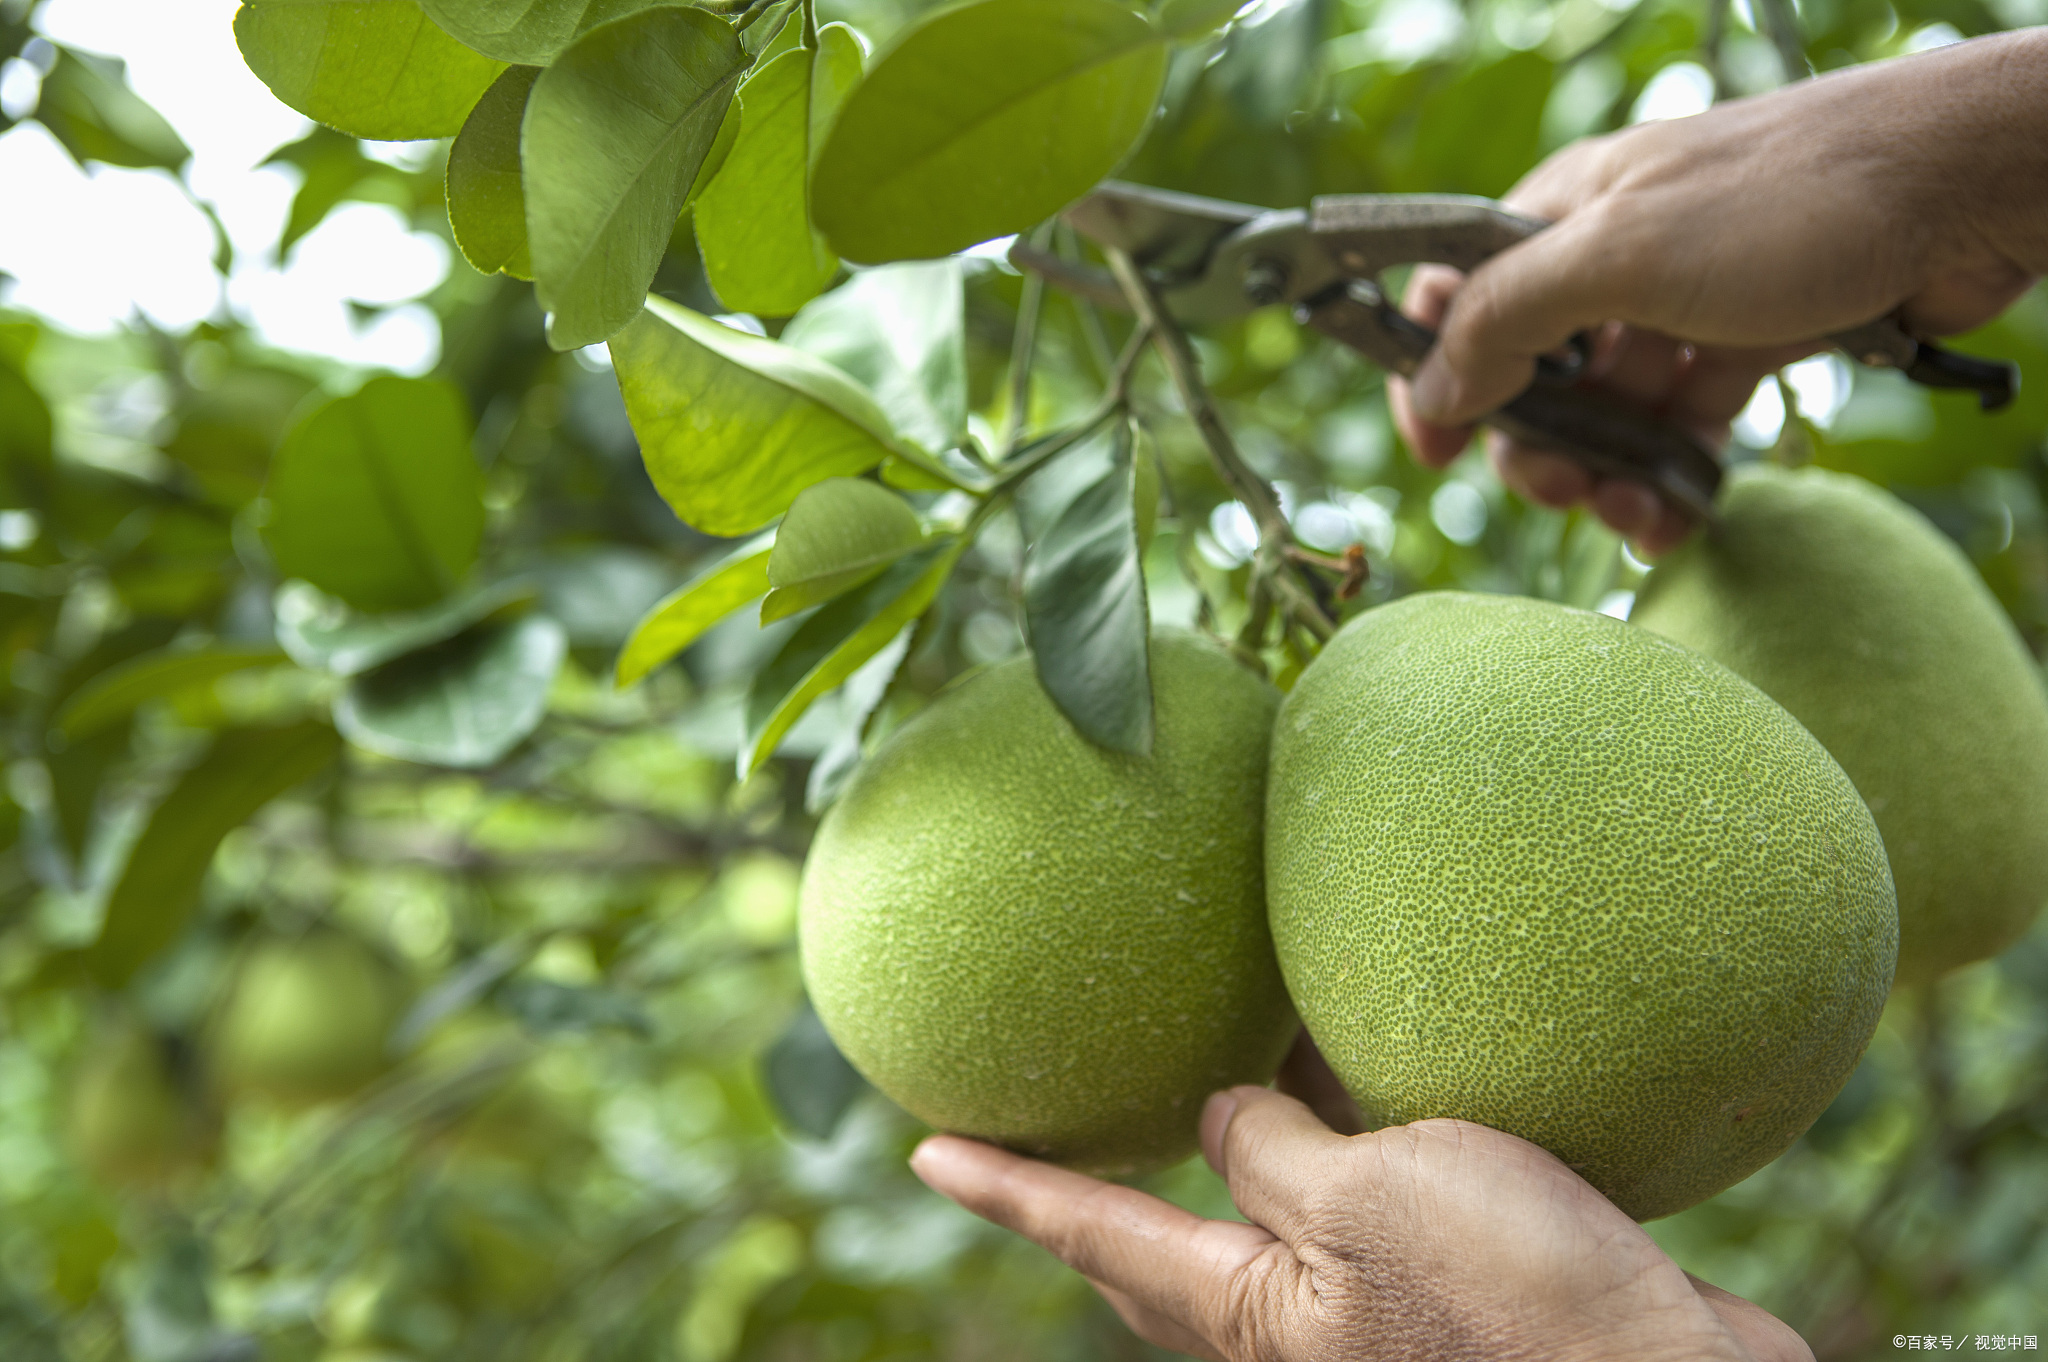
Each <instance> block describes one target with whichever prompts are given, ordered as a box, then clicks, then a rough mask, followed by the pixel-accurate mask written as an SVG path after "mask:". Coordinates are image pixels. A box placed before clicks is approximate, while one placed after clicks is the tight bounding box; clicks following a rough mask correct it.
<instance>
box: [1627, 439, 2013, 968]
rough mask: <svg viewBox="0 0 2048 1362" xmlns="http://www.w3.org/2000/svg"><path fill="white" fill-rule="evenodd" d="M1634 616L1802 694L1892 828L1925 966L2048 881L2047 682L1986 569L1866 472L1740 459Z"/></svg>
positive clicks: (1905, 931)
mask: <svg viewBox="0 0 2048 1362" xmlns="http://www.w3.org/2000/svg"><path fill="white" fill-rule="evenodd" d="M1721 516H1722V523H1721V526H1720V529H1719V530H1718V531H1716V532H1715V533H1714V534H1713V535H1711V536H1705V535H1703V536H1701V537H1700V538H1699V539H1698V540H1697V541H1696V542H1694V543H1693V544H1690V545H1688V546H1687V547H1686V548H1685V549H1684V550H1682V551H1681V552H1679V553H1677V554H1675V555H1673V556H1672V557H1671V558H1670V559H1668V560H1667V561H1666V562H1664V563H1661V564H1659V565H1658V567H1657V569H1656V571H1654V572H1652V573H1651V574H1650V578H1649V580H1648V581H1647V582H1645V583H1644V585H1643V590H1642V593H1641V594H1640V595H1639V596H1638V597H1637V598H1636V605H1635V609H1634V611H1633V612H1632V614H1631V615H1630V620H1631V622H1632V623H1636V624H1640V625H1642V626H1643V627H1644V628H1646V629H1653V630H1655V631H1656V632H1657V633H1660V634H1663V635H1664V636H1665V637H1666V638H1673V639H1676V640H1678V641H1679V642H1680V643H1683V644H1685V645H1686V646H1688V647H1690V648H1693V649H1695V650H1697V651H1699V652H1702V653H1705V654H1706V655H1707V656H1708V657H1711V658H1713V659H1715V660H1716V661H1718V662H1721V663H1723V664H1725V665H1726V666H1728V667H1730V668H1731V669H1733V670H1734V671H1736V672H1739V673H1741V674H1742V675H1743V676H1745V677H1747V678H1749V680H1751V681H1752V682H1754V683H1756V685H1757V686H1759V687H1760V688H1762V690H1763V691H1764V692H1765V693H1766V694H1768V695H1770V696H1771V697H1772V698H1773V699H1775V700H1777V702H1778V703H1779V704H1781V705H1783V706H1784V707H1785V708H1786V709H1789V710H1791V711H1792V713H1793V715H1794V716H1795V717H1796V718H1798V720H1799V722H1801V723H1803V724H1805V725H1806V727H1807V728H1808V729H1809V730H1811V731H1812V733H1813V736H1815V737H1816V738H1819V739H1820V740H1821V743H1822V745H1823V746H1825V747H1826V748H1827V749H1828V751H1830V752H1832V753H1833V754H1834V756H1835V760H1836V761H1839V762H1840V763H1841V764H1842V769H1843V770H1845V771H1847V772H1848V773H1849V778H1850V779H1851V780H1853V781H1855V782H1856V788H1857V790H1859V791H1860V792H1861V793H1862V795H1863V799H1864V802H1865V803H1867V804H1868V805H1869V806H1870V811H1871V813H1872V814H1874V815H1875V816H1876V818H1877V826H1878V830H1879V831H1880V832H1882V833H1883V834H1884V845H1885V850H1886V852H1887V853H1888V854H1889V855H1890V857H1891V865H1892V879H1893V882H1894V883H1895V884H1896V885H1897V887H1898V894H1899V969H1898V977H1897V980H1896V983H1897V984H1898V985H1899V986H1902V987H1903V986H1909V985H1913V984H1918V983H1924V982H1925V981H1927V980H1929V979H1932V978H1934V977H1935V976H1936V975H1939V974H1941V973H1943V972H1944V971H1947V970H1950V969H1954V968H1955V967H1956V966H1958V965H1964V964H1968V963H1969V962H1970V961H1973V960H1982V959H1985V958H1986V957H1988V956H1992V955H1995V954H1997V953H1998V952H1999V951H2001V950H2003V949H2004V948H2005V947H2006V946H2008V945H2010V944H2012V942H2014V941H2015V940H2017V939H2018V938H2019V937H2020V935H2021V934H2022V933H2023V932H2025V931H2026V929H2027V924H2028V923H2030V922H2032V921H2033V919H2034V914H2035V912H2036V911H2037V910H2038V909H2039V908H2040V907H2041V903H2042V901H2043V900H2044V899H2048V695H2044V692H2043V690H2042V686H2041V679H2040V673H2039V672H2038V671H2037V670H2036V668H2035V666H2034V662H2033V659H2032V657H2031V656H2029V655H2028V653H2027V649H2026V645H2025V644H2023V643H2022V642H2021V641H2020V638H2019V635H2018V634H2017V633H2016V632H2015V631H2014V629H2013V627H2012V623H2011V621H2010V620H2008V619H2007V618H2006V615H2005V611H2004V610H2002V609H2001V608H2000V607H1999V604H1998V601H1997V600H1996V598H1994V597H1993V596H1992V594H1991V592H1990V591H1989V590H1988V589H1987V588H1986V587H1985V585H1984V582H1983V579H1982V578H1980V577H1979V576H1978V575H1977V570H1976V569H1975V568H1974V567H1972V566H1971V565H1970V561H1969V560H1968V559H1967V558H1965V557H1964V556H1963V554H1962V552H1961V551H1960V550H1959V549H1957V548H1956V546H1955V545H1954V544H1952V543H1950V542H1949V540H1948V539H1947V538H1945V537H1944V536H1943V535H1942V534H1941V532H1940V531H1939V530H1937V529H1935V528H1934V526H1932V525H1930V524H1928V523H1927V521H1926V520H1925V519H1924V518H1922V517H1921V516H1920V515H1919V514H1918V513H1917V512H1915V511H1913V510H1912V509H1911V508H1910V507H1908V506H1906V505H1905V504H1903V503H1902V502H1900V501H1899V500H1898V499H1897V498H1896V497H1893V496H1891V495H1890V494H1889V493H1886V492H1883V491H1880V490H1879V489H1878V488H1876V487H1873V486H1871V485H1870V484H1869V483H1867V482H1864V481H1863V480H1862V479H1860V478H1852V477H1846V476H1844V475H1842V474H1839V473H1828V472H1823V471H1821V470H1819V469H1810V470H1806V471H1802V472H1792V471H1789V470H1786V469H1781V468H1772V467H1755V468H1748V469H1744V470H1742V471H1741V472H1740V473H1738V474H1737V475H1736V477H1735V478H1733V479H1732V480H1731V483H1730V485H1729V487H1728V490H1727V492H1726V493H1725V495H1724V497H1723V500H1722V505H1721Z"/></svg>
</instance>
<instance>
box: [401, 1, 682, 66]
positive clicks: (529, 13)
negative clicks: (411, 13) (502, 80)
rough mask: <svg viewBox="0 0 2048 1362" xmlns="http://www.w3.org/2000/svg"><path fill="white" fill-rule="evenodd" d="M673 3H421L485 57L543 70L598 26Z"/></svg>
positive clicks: (428, 12)
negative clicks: (564, 50) (542, 67)
mask: <svg viewBox="0 0 2048 1362" xmlns="http://www.w3.org/2000/svg"><path fill="white" fill-rule="evenodd" d="M674 3H676V0H420V6H421V8H423V9H425V10H426V12H427V17H428V18H430V19H432V20H433V21H434V22H435V23H437V24H439V25H440V26H441V27H442V28H443V29H444V30H446V31H447V32H448V33H449V34H451V35H452V36H454V37H455V38H458V39H460V40H461V41H462V42H464V43H466V44H468V45H469V46H470V47H473V48H475V49H476V50H477V51H479V52H481V53H483V54H484V55H485V56H487V57H496V58H497V59H498V60H499V61H506V62H517V63H521V64H523V65H527V66H546V65H547V64H548V63H549V62H551V61H553V60H554V59H555V58H556V57H558V56H560V55H561V54H562V50H563V49H564V48H566V47H568V46H569V45H570V44H571V43H573V42H575V41H576V40H577V39H578V38H580V37H582V36H583V35H584V34H586V33H588V32H589V31H590V30H591V29H593V28H596V27H597V26H598V25H599V24H604V23H609V22H611V21H612V20H613V19H619V18H623V17H624V16H626V15H628V14H633V13H635V12H637V11H639V10H643V9H647V8H648V7H650V6H652V5H665V4H674Z"/></svg>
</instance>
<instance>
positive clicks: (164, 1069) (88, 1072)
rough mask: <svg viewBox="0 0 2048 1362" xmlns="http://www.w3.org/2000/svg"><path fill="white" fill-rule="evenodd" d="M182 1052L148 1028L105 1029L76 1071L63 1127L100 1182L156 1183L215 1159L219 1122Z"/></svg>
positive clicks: (80, 1158)
mask: <svg viewBox="0 0 2048 1362" xmlns="http://www.w3.org/2000/svg"><path fill="white" fill-rule="evenodd" d="M181 1057H182V1052H181V1051H180V1050H178V1049H176V1048H174V1047H173V1046H172V1045H171V1044H169V1043H167V1042H166V1040H165V1039H164V1038H163V1037H160V1036H158V1035H156V1034H154V1033H153V1032H151V1031H149V1030H148V1029H146V1028H144V1027H142V1026H138V1025H135V1024H133V1023H125V1022H124V1023H118V1024H114V1025H110V1026H106V1027H103V1028H101V1029H100V1031H99V1034H97V1035H96V1036H95V1037H94V1040H93V1046H92V1049H91V1050H90V1051H88V1052H87V1054H86V1055H85V1056H84V1058H83V1059H82V1060H81V1062H80V1064H79V1066H78V1071H77V1073H76V1074H74V1075H73V1077H72V1081H71V1090H70V1093H69V1100H68V1102H67V1104H66V1106H67V1110H66V1113H65V1116H66V1120H65V1135H66V1137H67V1144H68V1145H69V1147H70V1150H71V1153H72V1156H73V1157H74V1158H76V1159H77V1160H78V1162H79V1164H80V1165H81V1166H83V1167H84V1168H85V1169H86V1171H87V1172H89V1173H90V1174H92V1176H93V1177H94V1178H95V1179H96V1180H98V1181H99V1182H101V1183H103V1184H105V1185H108V1186H113V1187H134V1188H142V1187H158V1186H162V1185H164V1184H166V1183H169V1182H171V1181H173V1180H174V1179H176V1178H177V1177H178V1176H179V1175H181V1174H183V1173H185V1172H188V1171H191V1170H194V1169H198V1168H201V1167H204V1166H205V1165H206V1164H207V1163H208V1162H210V1161H211V1159H212V1157H213V1154H214V1148H215V1145H216V1143H217V1139H218V1136H219V1129H218V1122H217V1121H216V1120H215V1119H214V1116H213V1113H212V1112H211V1111H210V1110H209V1109H208V1108H207V1106H206V1104H205V1102H204V1101H203V1100H202V1097H201V1093H200V1091H199V1085H198V1084H197V1083H195V1082H193V1081H192V1076H191V1075H190V1074H189V1073H188V1072H186V1071H185V1069H186V1068H187V1067H189V1066H181V1064H180V1063H179V1060H180V1059H181Z"/></svg>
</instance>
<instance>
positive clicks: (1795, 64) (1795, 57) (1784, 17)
mask: <svg viewBox="0 0 2048 1362" xmlns="http://www.w3.org/2000/svg"><path fill="white" fill-rule="evenodd" d="M1756 17H1757V18H1758V19H1760V20H1762V21H1763V26H1764V36H1766V37H1768V38H1769V39H1770V40H1771V46H1772V47H1775V48H1777V49H1778V65H1779V66H1781V67H1783V68H1784V69H1785V83H1786V84H1787V85H1790V84H1791V83H1792V82H1793V81H1796V80H1805V79H1806V78H1807V77H1808V76H1810V75H1812V74H1813V65H1812V63H1810V62H1808V61H1807V60H1806V40H1805V38H1804V37H1803V36H1801V34H1800V32H1799V14H1798V11H1796V10H1794V9H1793V8H1792V4H1791V0H1756Z"/></svg>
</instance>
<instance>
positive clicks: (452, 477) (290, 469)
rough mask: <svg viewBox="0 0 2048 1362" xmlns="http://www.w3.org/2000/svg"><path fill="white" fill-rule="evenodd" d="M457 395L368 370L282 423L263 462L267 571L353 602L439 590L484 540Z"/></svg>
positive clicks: (420, 596)
mask: <svg viewBox="0 0 2048 1362" xmlns="http://www.w3.org/2000/svg"><path fill="white" fill-rule="evenodd" d="M469 440H470V421H469V413H468V411H467V410H466V408H465V406H464V403H463V399H462V394H461V393H460V392H459V391H458V390H457V389H456V388H455V387H454V386H453V385H452V384H448V383H443V382H441V381H439V380H435V379H423V378H389V377H386V378H373V379H371V380H370V381H369V382H368V383H365V384H364V385H363V386H362V387H361V389H359V390H358V391H357V392H355V393H354V394H353V395H351V396H348V397H340V398H336V399H335V400H333V401H332V402H328V403H325V404H323V405H322V406H320V407H318V408H316V409H314V410H313V411H312V412H311V413H309V414H308V415H307V416H306V417H305V418H304V419H303V420H301V421H300V422H299V424H298V425H297V426H295V427H293V429H292V431H291V433H290V434H289V435H287V436H286V437H285V440H284V444H283V445H282V446H281V447H280V448H279V449H278V451H277V457H276V459H275V460H273V461H272V463H271V468H270V481H269V484H268V486H267V487H266V489H265V493H266V495H267V497H268V498H269V502H270V523H269V524H268V525H267V526H266V527H265V529H264V538H265V539H266V540H268V542H269V544H270V551H271V553H272V554H273V555H274V556H275V557H276V559H277V567H278V571H279V572H280V573H282V574H283V575H284V576H287V577H301V578H304V579H305V580H306V581H309V582H311V583H312V584H313V585H314V586H317V587H319V588H320V589H321V590H322V591H325V592H327V593H328V594H329V595H331V596H339V597H340V598H341V599H342V600H344V601H346V602H347V603H348V604H349V605H351V606H354V607H355V608H356V609H358V610H373V611H374V610H406V609H416V608H418V607H420V606H424V605H430V604H432V603H433V602H434V601H437V600H439V599H440V598H441V597H443V596H445V595H447V594H448V592H449V591H451V590H452V589H453V588H454V587H455V585H456V584H457V583H458V582H460V581H461V580H462V578H463V577H464V576H465V575H466V574H467V573H468V572H469V569H470V565H471V564H472V563H474V562H475V561H476V551H477V545H478V544H479V543H480V542H481V540H482V538H483V528H484V503H483V474H482V472H481V470H479V469H478V467H477V463H476V456H475V455H474V454H473V453H472V452H471V451H470V446H469Z"/></svg>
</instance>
